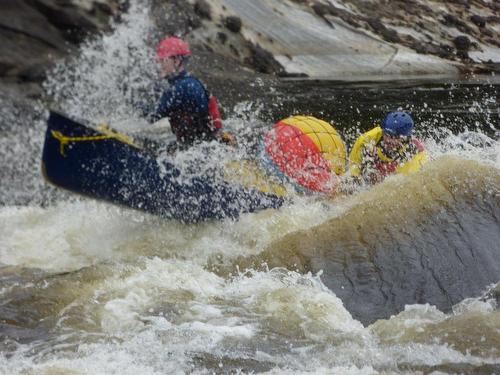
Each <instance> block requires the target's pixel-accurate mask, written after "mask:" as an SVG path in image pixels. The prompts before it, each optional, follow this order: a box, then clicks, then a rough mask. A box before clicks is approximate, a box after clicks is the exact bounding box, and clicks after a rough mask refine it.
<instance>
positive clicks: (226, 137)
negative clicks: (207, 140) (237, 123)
mask: <svg viewBox="0 0 500 375" xmlns="http://www.w3.org/2000/svg"><path fill="white" fill-rule="evenodd" d="M218 138H219V141H220V142H221V143H225V144H227V145H229V146H232V147H235V146H236V137H235V136H234V135H233V134H231V133H228V132H220V133H219V134H218Z"/></svg>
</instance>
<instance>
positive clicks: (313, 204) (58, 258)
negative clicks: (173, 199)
mask: <svg viewBox="0 0 500 375" xmlns="http://www.w3.org/2000/svg"><path fill="white" fill-rule="evenodd" d="M132 11H133V8H132ZM133 17H135V18H133V20H134V22H133V25H132V26H130V25H129V27H127V28H120V27H117V28H116V32H115V33H114V34H113V35H111V36H109V37H108V38H104V39H102V40H99V41H96V42H95V43H94V44H89V46H87V47H85V48H84V49H83V50H82V53H83V56H82V57H81V58H79V59H77V60H76V61H74V62H72V63H71V64H70V63H68V64H66V65H62V66H61V67H60V68H59V69H58V70H56V71H55V72H54V73H53V75H52V81H51V80H49V82H48V83H47V91H49V92H50V93H51V95H54V96H55V97H56V99H57V101H58V103H59V105H60V107H62V109H64V110H65V111H66V112H68V113H70V114H72V115H74V116H78V117H86V118H89V119H90V118H91V117H95V116H102V117H113V116H115V117H116V118H118V119H117V120H115V122H114V125H115V126H116V127H117V128H120V129H122V130H129V131H130V130H131V129H130V128H131V125H130V123H126V122H123V121H121V122H120V119H121V120H123V117H124V115H123V113H125V112H120V111H121V108H120V107H119V106H117V105H116V103H117V102H120V103H121V101H120V95H122V94H123V90H118V89H117V86H116V85H117V83H116V82H118V81H114V80H113V75H112V74H113V73H112V72H114V71H116V70H117V67H120V62H121V61H123V59H120V57H119V53H118V54H117V51H118V52H120V51H121V50H119V49H118V50H115V51H109V53H110V54H113V53H115V55H114V56H115V57H116V56H117V55H118V57H116V59H115V60H113V59H112V58H110V57H109V55H105V54H104V52H102V48H99V46H100V45H102V44H106V43H108V44H109V45H111V46H117V45H119V43H117V39H118V40H120V38H122V39H123V38H124V35H127V38H129V40H131V43H136V44H138V45H140V44H141V43H143V42H144V41H143V40H142V39H140V38H139V37H136V38H134V35H136V36H137V35H141V33H143V32H144V29H147V27H148V26H147V22H146V21H145V19H147V15H145V14H143V13H138V14H134V15H133ZM125 21H127V19H125ZM125 31H126V32H125ZM134 33H135V34H134ZM116 48H118V47H116ZM89 56H90V57H89ZM96 59H102V61H103V63H102V64H98V63H97V64H96V63H95V62H96ZM90 60H92V61H93V62H94V63H93V64H92V66H93V68H92V69H90V68H89V66H90V65H89V64H90V63H89V61H90ZM106 64H108V65H106ZM137 66H138V67H137V69H139V70H140V69H141V68H140V64H139V65H137ZM132 73H134V72H131V74H132ZM102 75H106V77H107V78H108V79H107V80H102ZM55 82H57V83H55ZM113 85H115V86H113ZM499 87H500V85H499V82H498V80H495V78H494V77H481V78H480V79H472V80H467V81H463V80H462V81H458V80H455V81H450V80H443V79H442V78H439V79H435V80H425V81H424V80H421V79H420V80H400V81H397V82H380V81H379V82H372V83H368V82H365V83H359V82H358V83H339V82H333V81H322V82H316V81H295V80H291V81H286V82H282V83H281V84H280V85H279V86H278V87H275V88H273V89H272V90H271V91H270V98H273V100H265V101H262V100H261V101H259V100H256V101H255V102H246V103H238V104H237V105H236V106H235V107H234V108H226V111H227V113H228V119H227V120H226V124H227V126H228V127H229V128H231V129H232V130H233V131H235V132H244V131H246V132H249V133H247V134H251V133H252V131H253V130H254V129H260V130H261V129H265V128H266V127H269V126H271V124H272V122H273V121H275V120H278V119H280V118H282V117H285V116H287V115H288V114H292V113H305V114H312V115H314V116H317V117H319V118H323V119H325V120H327V121H331V122H332V123H333V124H334V126H336V127H337V129H338V130H339V131H340V132H341V134H342V136H343V138H344V139H345V141H346V143H347V144H348V145H349V144H351V143H352V141H353V139H354V138H355V136H356V135H357V134H359V132H361V131H363V130H364V129H368V128H369V127H370V126H373V124H374V123H376V122H377V121H380V119H381V117H382V116H383V113H385V111H387V110H390V109H394V108H398V107H400V108H403V109H408V110H410V111H411V112H412V114H413V115H414V117H415V118H416V120H417V134H418V136H419V137H420V138H421V139H422V141H423V143H424V145H425V147H426V148H427V149H428V151H429V153H430V155H431V157H432V159H433V161H432V162H431V163H429V164H428V165H427V166H426V168H424V170H423V171H422V172H420V173H418V174H416V175H413V176H411V177H407V178H402V177H393V178H389V179H388V180H386V181H385V182H384V183H382V184H380V185H378V186H376V187H374V188H372V189H361V190H360V191H358V192H356V193H355V194H353V195H352V196H349V197H342V198H339V199H337V200H331V199H325V198H321V197H312V196H306V197H304V196H296V197H294V198H293V200H292V201H291V202H290V203H287V204H286V205H285V206H284V207H283V208H281V209H280V210H268V211H262V212H259V213H255V214H245V215H243V216H241V218H240V219H239V220H236V221H232V220H226V221H215V222H206V223H201V224H196V225H194V224H191V225H186V224H181V223H179V222H176V221H169V220H165V219H161V218H157V217H153V216H149V215H147V214H144V213H141V212H136V211H131V210H127V209H124V208H120V207H116V206H113V205H110V204H106V203H102V202H97V201H93V200H91V199H86V198H81V197H77V196H74V195H71V194H69V193H66V192H62V191H59V190H57V189H55V188H53V187H50V186H48V185H47V184H46V183H45V182H44V181H43V179H42V177H41V176H40V155H41V147H42V142H43V136H44V130H45V122H44V121H45V117H46V112H45V110H44V106H43V104H40V105H39V106H37V108H35V110H33V108H32V104H30V103H27V104H26V107H22V106H16V107H14V106H13V104H12V102H11V101H9V98H8V97H7V96H2V97H1V98H0V100H1V109H0V124H1V128H0V129H1V132H0V160H1V166H0V177H1V189H0V190H1V191H0V374H5V375H11V374H30V375H31V374H43V375H61V374H71V375H77V374H120V375H122V374H131V375H132V374H133V375H135V374H185V373H189V374H211V373H217V374H219V373H242V374H243V373H245V374H246V373H267V374H420V373H425V374H427V373H434V374H455V373H466V374H499V373H500V310H499V308H498V306H499V303H500V297H499V296H500V284H499V282H500V135H499V106H498V96H497V93H498V89H499ZM71 88H74V90H75V91H71V90H72V89H71ZM114 89H116V90H114ZM114 98H116V102H114V101H113V99H114ZM141 126H142V125H141ZM138 128H140V126H138ZM249 129H250V130H249ZM132 130H134V131H137V130H138V129H137V128H135V129H132ZM178 162H180V163H182V158H179V159H178Z"/></svg>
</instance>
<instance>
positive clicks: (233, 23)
mask: <svg viewBox="0 0 500 375" xmlns="http://www.w3.org/2000/svg"><path fill="white" fill-rule="evenodd" d="M224 26H226V28H227V29H228V30H229V31H232V32H233V33H239V32H240V31H241V26H242V22H241V18H240V17H236V16H229V17H226V18H225V19H224Z"/></svg>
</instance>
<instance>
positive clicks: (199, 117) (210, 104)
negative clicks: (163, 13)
mask: <svg viewBox="0 0 500 375" xmlns="http://www.w3.org/2000/svg"><path fill="white" fill-rule="evenodd" d="M156 56H157V60H158V63H159V68H160V74H161V77H162V79H164V80H166V82H165V81H162V82H161V83H160V84H162V85H163V86H166V88H164V89H163V90H164V91H163V94H162V95H161V97H160V100H159V103H158V105H157V107H156V110H155V111H154V112H153V113H150V114H149V115H148V119H149V120H150V121H151V122H155V121H158V120H160V119H162V118H168V120H169V122H170V126H171V128H172V132H173V133H174V134H175V137H176V140H177V142H176V145H175V146H176V147H174V148H186V147H188V146H191V145H192V144H194V143H197V142H201V141H211V140H216V139H217V140H223V141H224V140H225V138H224V137H227V135H226V134H225V133H222V132H221V131H220V129H221V127H222V122H221V118H220V114H219V110H218V106H217V101H216V99H215V97H214V96H213V95H211V94H210V93H209V92H208V91H207V89H206V88H205V86H204V85H203V84H202V83H201V82H200V81H199V80H198V79H196V78H195V77H193V76H191V75H190V74H189V73H188V72H187V71H186V64H187V61H188V59H189V56H191V50H190V49H189V46H188V44H187V43H186V42H184V41H182V40H181V39H179V38H176V37H169V38H166V39H163V40H161V41H160V43H158V46H157V48H156ZM165 83H167V85H165ZM170 148H172V147H170Z"/></svg>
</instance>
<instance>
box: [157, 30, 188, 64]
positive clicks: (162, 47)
mask: <svg viewBox="0 0 500 375" xmlns="http://www.w3.org/2000/svg"><path fill="white" fill-rule="evenodd" d="M156 56H157V57H158V58H159V59H166V58H169V57H172V56H191V51H190V50H189V45H188V44H187V43H186V42H184V41H183V40H181V39H179V38H176V37H175V36H172V37H170V38H166V39H163V40H162V41H160V43H158V46H157V47H156Z"/></svg>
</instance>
